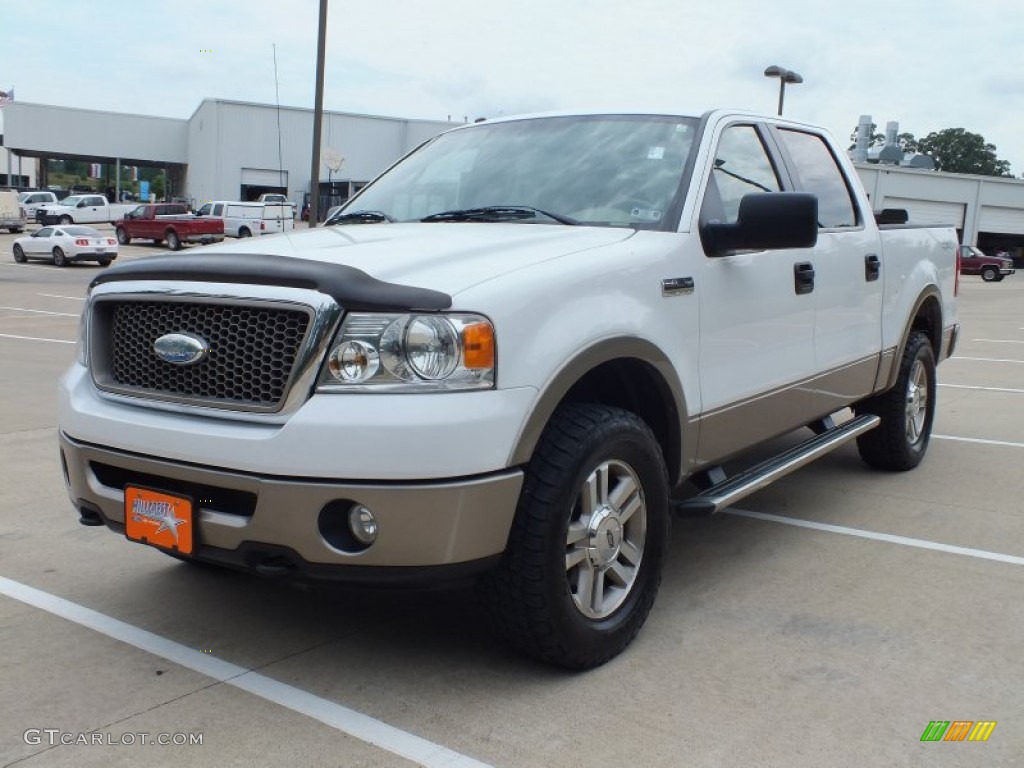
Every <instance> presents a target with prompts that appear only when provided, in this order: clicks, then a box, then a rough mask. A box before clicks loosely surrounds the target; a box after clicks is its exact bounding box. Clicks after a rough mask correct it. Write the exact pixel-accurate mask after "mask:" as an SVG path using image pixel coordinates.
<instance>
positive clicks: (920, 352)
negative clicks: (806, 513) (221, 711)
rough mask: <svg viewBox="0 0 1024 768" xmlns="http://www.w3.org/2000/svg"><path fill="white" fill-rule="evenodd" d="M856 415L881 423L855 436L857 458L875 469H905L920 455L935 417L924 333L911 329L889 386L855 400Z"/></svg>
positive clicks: (928, 346)
mask: <svg viewBox="0 0 1024 768" xmlns="http://www.w3.org/2000/svg"><path fill="white" fill-rule="evenodd" d="M854 410H855V411H856V412H857V414H858V415H860V414H864V413H873V414H876V415H878V416H880V417H881V419H882V422H881V424H879V425H878V426H877V427H876V428H875V429H873V430H871V431H870V432H865V433H864V434H863V435H861V436H860V437H858V438H857V448H858V450H859V451H860V457H861V458H862V459H863V460H864V461H865V462H866V463H867V464H869V465H870V466H872V467H875V468H877V469H887V470H893V471H899V472H902V471H906V470H908V469H913V468H914V467H916V466H917V465H918V464H920V463H921V460H922V459H923V458H924V454H925V452H926V451H927V450H928V440H929V438H930V437H931V433H932V421H933V420H934V418H935V354H934V352H933V351H932V344H931V342H930V341H929V340H928V336H927V335H925V334H924V333H922V332H921V331H912V332H911V334H910V338H909V339H907V346H906V347H905V348H904V350H903V357H902V358H901V359H900V369H899V374H898V375H897V378H896V384H895V385H893V387H892V389H890V390H888V391H887V392H883V393H882V394H880V395H876V396H875V397H872V398H869V399H867V400H864V401H863V402H861V403H858V404H857V406H856V407H855V408H854Z"/></svg>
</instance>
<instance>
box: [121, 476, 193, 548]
mask: <svg viewBox="0 0 1024 768" xmlns="http://www.w3.org/2000/svg"><path fill="white" fill-rule="evenodd" d="M124 533H125V536H127V537H128V538H129V539H131V540H132V541H140V542H142V543H144V544H152V545H153V546H155V547H160V548H161V549H169V550H172V551H174V552H180V553H181V554H183V555H189V554H191V553H192V540H193V535H192V500H191V499H188V498H186V497H184V496H175V495H173V494H170V493H161V492H160V491H152V490H149V489H148V488H137V487H134V486H128V487H127V488H125V489H124Z"/></svg>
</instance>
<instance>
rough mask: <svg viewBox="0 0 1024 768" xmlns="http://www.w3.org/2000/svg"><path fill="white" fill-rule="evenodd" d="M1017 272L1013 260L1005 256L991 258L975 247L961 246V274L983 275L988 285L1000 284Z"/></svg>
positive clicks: (982, 277)
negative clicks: (999, 282)
mask: <svg viewBox="0 0 1024 768" xmlns="http://www.w3.org/2000/svg"><path fill="white" fill-rule="evenodd" d="M1014 272H1016V270H1015V269H1014V267H1013V259H1008V258H1006V257H1005V256H989V255H987V254H985V253H984V252H983V251H981V250H980V249H978V248H975V247H974V246H973V245H961V246H960V274H961V275H981V279H982V280H984V281H985V282H986V283H992V282H998V281H1000V280H1002V279H1003V278H1004V277H1006V276H1007V275H1012V274H1013V273H1014Z"/></svg>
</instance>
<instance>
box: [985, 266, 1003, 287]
mask: <svg viewBox="0 0 1024 768" xmlns="http://www.w3.org/2000/svg"><path fill="white" fill-rule="evenodd" d="M981 279H982V280H984V281H985V282H986V283H994V282H995V281H996V280H998V279H999V270H998V269H996V268H995V267H985V268H984V269H983V270H981Z"/></svg>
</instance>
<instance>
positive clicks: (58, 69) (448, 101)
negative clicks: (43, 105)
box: [0, 0, 1024, 175]
mask: <svg viewBox="0 0 1024 768" xmlns="http://www.w3.org/2000/svg"><path fill="white" fill-rule="evenodd" d="M318 7H319V3H318V2H317V0H292V2H281V0H247V1H246V2H245V3H244V4H239V3H237V2H234V0H205V1H204V2H202V3H200V2H198V1H197V0H179V1H178V2H175V3H173V4H157V3H141V2H135V1H131V2H129V1H127V0H106V1H105V2H104V3H103V4H99V5H97V4H85V3H80V2H76V1H75V0H49V2H48V3H47V7H46V8H47V13H46V22H45V23H44V24H41V23H39V19H38V14H37V8H35V7H34V6H31V5H27V4H24V3H18V4H11V7H9V8H6V9H5V19H4V21H5V26H9V28H11V29H17V30H18V35H17V40H18V44H17V45H16V46H12V45H5V46H3V47H2V48H0V80H3V81H4V82H2V83H0V86H2V87H6V86H8V85H14V86H15V87H16V89H17V96H18V98H19V99H23V100H26V101H39V102H50V103H56V104H65V105H69V106H94V107H98V108H102V109H113V110H118V111H125V112H142V113H152V114H161V115H171V116H177V117H187V116H188V115H190V114H191V112H192V111H193V110H194V109H195V108H196V106H197V105H198V104H199V102H200V100H201V99H202V98H203V97H206V96H211V97H220V98H229V99H240V100H252V101H261V102H268V103H270V102H273V100H274V94H275V89H274V72H273V61H272V48H271V46H272V44H275V43H276V45H277V59H278V75H279V84H280V98H281V102H282V103H283V104H286V105H297V106H311V105H312V102H313V92H314V81H315V63H316V27H317V14H318ZM328 19H329V30H328V57H327V68H326V85H325V105H326V106H327V108H329V109H335V110H342V111H357V112H369V113H380V114H388V115H403V116H408V117H420V118H431V119H442V120H443V119H445V118H446V117H447V116H448V115H451V116H452V117H453V119H456V120H461V119H462V118H463V117H469V118H470V119H472V118H474V117H476V116H480V115H490V116H494V115H500V114H514V113H519V112H526V111H543V110H549V109H573V108H581V107H588V108H590V107H596V108H607V109H616V108H619V107H640V108H654V107H659V108H664V109H673V110H680V111H702V110H704V109H707V108H711V107H717V106H736V107H743V108H748V109H754V110H759V111H767V112H773V111H774V110H775V106H776V101H777V96H778V83H777V81H770V80H768V79H766V78H765V77H763V76H762V74H761V73H762V71H763V70H764V68H765V67H766V66H768V65H769V64H779V65H781V66H785V67H788V68H790V69H794V70H796V71H798V72H800V73H801V74H802V75H803V77H804V83H803V84H800V85H796V86H791V87H789V88H787V91H786V114H787V116H791V117H794V118H798V119H805V120H808V121H811V122H820V123H823V124H824V125H826V126H827V127H829V128H830V129H831V130H832V131H833V132H835V133H836V134H838V135H840V136H841V137H842V138H844V139H845V136H846V135H848V134H849V131H850V130H851V129H852V128H853V126H854V125H855V123H856V122H857V118H858V116H859V115H860V114H862V113H864V114H871V115H872V116H873V117H874V119H875V122H876V123H878V124H879V125H884V124H885V122H886V121H888V120H898V121H899V122H900V128H901V130H903V131H909V132H912V133H914V134H915V135H917V136H923V135H925V134H927V133H929V132H931V131H934V130H941V129H942V128H948V127H964V128H966V129H968V130H971V131H974V132H976V133H981V134H982V135H984V136H985V138H986V139H987V140H988V141H990V142H992V143H993V144H995V145H996V146H997V147H998V148H999V149H998V153H999V156H1000V157H1001V158H1003V159H1008V160H1010V161H1011V163H1012V165H1013V170H1014V171H1015V173H1016V174H1018V175H1020V174H1021V172H1024V146H1022V142H1021V141H1020V139H1019V138H1018V136H1019V135H1020V129H1019V126H1020V124H1021V117H1022V115H1021V108H1020V106H1019V102H1020V96H1021V95H1024V79H1022V78H1021V76H1020V74H1019V72H1018V68H1017V66H1016V64H1015V62H1016V61H1017V60H1018V59H1019V58H1020V57H1019V55H1018V54H1017V53H1016V51H1017V50H1018V48H1019V45H1020V41H1019V40H1018V39H1017V38H1018V36H1019V32H1020V30H1021V29H1022V28H1024V23H1022V22H1024V4H1022V3H1020V2H1019V0H975V1H974V2H972V3H965V2H962V0H956V1H955V2H954V0H933V2H930V3H928V4H919V3H904V4H893V3H890V2H883V0H860V2H857V3H850V4H848V5H844V6H834V5H833V6H829V5H827V4H822V3H820V2H819V1H818V0H776V1H775V2H771V3H769V2H763V0H756V1H755V0H717V2H713V3H699V4H698V3H681V2H669V0H631V2H628V3H627V2H623V1H622V0H614V1H613V0H589V1H587V0H518V2H516V3H514V4H508V3H502V4H497V3H488V2H479V0H431V2H422V1H418V0H375V2H373V3H350V2H344V3H342V2H338V1H337V0H335V2H333V3H331V6H330V11H329V15H328ZM76 40H77V41H81V42H80V44H76V45H75V46H74V47H73V48H72V47H71V46H70V45H69V41H76ZM54 41H60V42H61V45H60V46H59V48H60V50H62V51H63V50H75V51H76V53H75V54H74V55H73V56H64V55H31V56H30V55H26V54H25V52H26V51H40V52H45V51H51V52H52V51H54V50H55V48H54ZM205 51H209V53H206V52H205Z"/></svg>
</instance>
